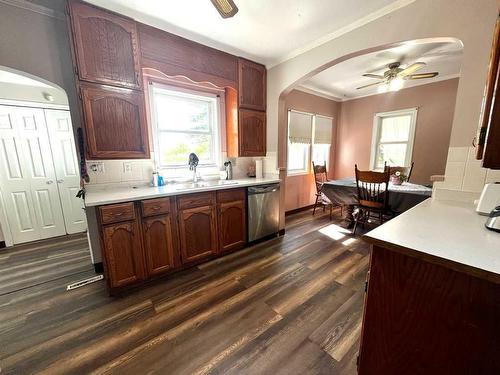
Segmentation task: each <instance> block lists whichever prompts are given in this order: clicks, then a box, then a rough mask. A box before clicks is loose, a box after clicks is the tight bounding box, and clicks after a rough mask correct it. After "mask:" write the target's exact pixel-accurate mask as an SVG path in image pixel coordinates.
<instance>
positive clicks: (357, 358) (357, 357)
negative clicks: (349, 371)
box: [356, 354, 359, 371]
mask: <svg viewBox="0 0 500 375" xmlns="http://www.w3.org/2000/svg"><path fill="white" fill-rule="evenodd" d="M356 367H357V369H358V371H359V354H358V355H357V356H356Z"/></svg>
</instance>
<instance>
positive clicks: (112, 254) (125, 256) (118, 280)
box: [103, 221, 144, 288]
mask: <svg viewBox="0 0 500 375" xmlns="http://www.w3.org/2000/svg"><path fill="white" fill-rule="evenodd" d="M103 245H104V246H103V248H104V259H105V261H106V270H107V277H108V279H109V286H110V287H111V288H118V287H122V286H126V285H130V284H133V283H135V282H137V281H139V280H142V279H143V278H144V261H143V254H142V246H141V237H140V231H139V226H138V224H137V222H136V221H127V222H123V223H119V224H111V225H106V226H104V227H103Z"/></svg>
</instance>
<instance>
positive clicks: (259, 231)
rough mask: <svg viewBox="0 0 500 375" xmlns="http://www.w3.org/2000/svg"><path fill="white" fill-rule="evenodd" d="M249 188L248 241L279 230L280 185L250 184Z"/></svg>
mask: <svg viewBox="0 0 500 375" xmlns="http://www.w3.org/2000/svg"><path fill="white" fill-rule="evenodd" d="M247 189H248V242H252V241H256V240H259V239H261V238H263V237H266V236H269V235H272V234H276V233H278V231H279V216H280V185H279V183H278V184H267V185H259V186H250V187H248V188H247Z"/></svg>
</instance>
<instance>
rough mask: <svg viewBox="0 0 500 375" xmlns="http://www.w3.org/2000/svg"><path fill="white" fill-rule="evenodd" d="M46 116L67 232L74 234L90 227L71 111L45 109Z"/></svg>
mask: <svg viewBox="0 0 500 375" xmlns="http://www.w3.org/2000/svg"><path fill="white" fill-rule="evenodd" d="M45 119H46V120H47V128H48V130H49V139H50V146H51V148H52V155H53V157H54V166H55V170H56V179H57V180H56V181H57V187H58V189H59V196H60V197H61V204H62V210H63V215H64V222H65V224H66V232H68V233H70V234H71V233H78V232H84V231H85V230H86V229H87V221H86V219H85V212H84V211H83V199H80V198H77V197H76V194H77V193H78V190H80V173H79V166H78V158H77V155H76V147H75V140H74V136H73V127H72V126H71V116H70V113H69V111H64V110H58V109H45Z"/></svg>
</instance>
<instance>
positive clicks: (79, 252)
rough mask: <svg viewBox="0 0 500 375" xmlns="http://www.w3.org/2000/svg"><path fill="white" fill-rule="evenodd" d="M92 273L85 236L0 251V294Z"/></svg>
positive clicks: (55, 239)
mask: <svg viewBox="0 0 500 375" xmlns="http://www.w3.org/2000/svg"><path fill="white" fill-rule="evenodd" d="M93 270H94V267H93V266H92V264H91V259H90V252H89V247H88V242H87V236H86V235H85V234H77V235H71V236H64V237H58V238H53V239H50V240H43V241H37V242H32V243H28V244H24V245H17V246H13V247H9V248H6V249H0V295H3V294H7V293H12V292H15V291H19V290H22V289H25V288H29V287H31V286H35V285H39V284H43V283H46V282H49V281H52V280H57V279H60V278H63V277H65V276H71V275H74V277H75V278H78V277H80V278H82V275H87V274H88V273H89V272H93ZM85 277H86V276H83V278H85ZM28 293H29V292H28Z"/></svg>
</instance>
